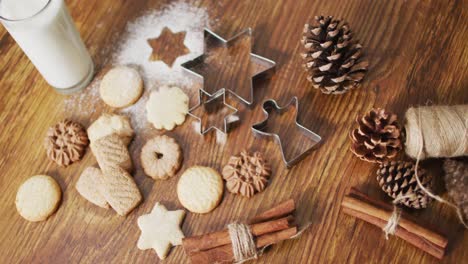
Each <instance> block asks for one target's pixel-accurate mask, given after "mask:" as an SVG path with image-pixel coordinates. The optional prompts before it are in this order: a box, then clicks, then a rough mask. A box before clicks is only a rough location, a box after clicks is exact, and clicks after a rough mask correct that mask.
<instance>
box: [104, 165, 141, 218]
mask: <svg viewBox="0 0 468 264" xmlns="http://www.w3.org/2000/svg"><path fill="white" fill-rule="evenodd" d="M102 175H103V177H102V178H103V183H104V184H102V185H99V186H98V187H99V189H100V192H101V194H102V196H104V198H105V199H106V201H107V202H108V203H109V204H110V206H111V207H112V208H113V209H114V210H115V211H116V212H117V214H119V215H121V216H125V215H127V214H128V213H130V212H131V211H132V210H133V209H134V208H135V207H137V206H138V205H139V204H140V202H141V201H142V199H143V197H142V196H141V193H140V190H139V189H138V186H137V185H136V183H135V181H134V180H133V178H132V176H131V175H130V174H129V173H128V172H127V171H126V170H124V169H122V168H120V167H106V168H103V169H102Z"/></svg>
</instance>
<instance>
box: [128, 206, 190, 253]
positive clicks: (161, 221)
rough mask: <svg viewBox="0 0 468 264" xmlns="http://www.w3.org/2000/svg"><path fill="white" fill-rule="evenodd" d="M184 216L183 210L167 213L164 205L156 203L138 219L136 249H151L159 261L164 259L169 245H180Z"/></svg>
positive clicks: (182, 236) (182, 235)
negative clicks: (138, 230)
mask: <svg viewBox="0 0 468 264" xmlns="http://www.w3.org/2000/svg"><path fill="white" fill-rule="evenodd" d="M184 216H185V211H184V210H176V211H168V210H167V209H166V207H164V205H162V204H160V203H156V204H155V205H154V208H153V211H151V213H150V214H147V215H142V216H140V217H139V218H138V227H139V228H140V230H141V235H140V239H138V244H137V246H138V248H139V249H141V250H145V249H150V248H153V249H154V250H155V251H156V254H158V257H159V258H160V259H165V258H166V256H167V253H168V252H169V249H170V248H171V245H173V246H178V245H181V244H182V238H184V233H182V230H181V229H180V224H181V223H182V220H183V219H184Z"/></svg>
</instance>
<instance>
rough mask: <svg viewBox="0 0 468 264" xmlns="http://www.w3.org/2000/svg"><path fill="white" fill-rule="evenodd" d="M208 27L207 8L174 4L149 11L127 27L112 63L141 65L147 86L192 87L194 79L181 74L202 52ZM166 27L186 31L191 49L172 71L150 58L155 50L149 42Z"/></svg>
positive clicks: (186, 41)
mask: <svg viewBox="0 0 468 264" xmlns="http://www.w3.org/2000/svg"><path fill="white" fill-rule="evenodd" d="M209 26H210V23H209V16H208V13H207V11H206V9H204V8H201V7H196V6H193V5H191V4H189V3H185V2H183V1H178V2H175V3H172V4H170V5H168V6H167V7H166V8H164V9H162V10H155V11H150V12H147V13H146V14H144V15H143V16H141V17H139V18H137V19H136V20H135V21H133V22H130V23H129V24H128V25H127V28H126V33H125V38H124V39H123V40H122V41H121V43H122V44H121V45H120V46H119V47H118V48H117V52H116V53H115V54H114V57H113V64H116V65H125V64H130V65H136V66H139V67H140V69H141V70H142V74H143V76H144V77H145V83H148V82H157V83H158V84H159V85H165V84H169V85H180V86H184V85H190V84H191V79H190V78H189V77H188V76H187V74H186V73H184V72H183V71H182V68H181V67H180V64H182V63H183V62H186V61H188V60H191V59H193V58H195V57H197V56H199V55H200V54H202V53H203V29H204V28H205V27H209ZM164 27H168V28H169V29H170V30H171V31H172V32H174V33H177V32H181V31H185V32H186V36H185V41H184V44H185V46H186V47H187V48H188V49H189V50H190V53H188V54H186V55H183V56H180V57H178V58H177V59H176V61H175V62H174V64H173V66H172V68H171V67H169V66H167V65H166V64H165V63H164V62H162V61H150V60H149V59H148V58H149V57H150V55H151V53H152V48H151V46H150V45H149V44H148V42H147V40H148V39H150V38H156V37H158V36H159V35H160V34H161V32H162V30H163V28H164Z"/></svg>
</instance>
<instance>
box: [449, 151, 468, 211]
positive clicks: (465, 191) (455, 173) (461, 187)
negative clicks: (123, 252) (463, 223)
mask: <svg viewBox="0 0 468 264" xmlns="http://www.w3.org/2000/svg"><path fill="white" fill-rule="evenodd" d="M444 170H445V177H444V179H445V187H446V188H447V191H448V193H449V195H450V197H452V199H453V200H454V202H455V203H456V204H457V205H458V207H460V210H462V212H463V214H464V217H465V219H468V162H467V161H466V160H450V159H447V160H445V162H444Z"/></svg>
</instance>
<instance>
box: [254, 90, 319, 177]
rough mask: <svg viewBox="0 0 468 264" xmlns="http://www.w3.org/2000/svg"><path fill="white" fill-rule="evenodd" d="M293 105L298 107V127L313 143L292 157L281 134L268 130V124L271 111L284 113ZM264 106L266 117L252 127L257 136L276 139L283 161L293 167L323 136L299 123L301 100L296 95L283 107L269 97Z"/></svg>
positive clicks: (296, 122) (296, 118) (296, 115)
mask: <svg viewBox="0 0 468 264" xmlns="http://www.w3.org/2000/svg"><path fill="white" fill-rule="evenodd" d="M291 105H294V106H295V108H296V114H295V118H294V122H295V125H296V127H298V128H299V129H300V130H301V132H303V134H304V135H306V136H307V137H308V138H309V139H311V141H312V142H313V144H312V145H311V146H310V147H308V148H307V149H306V150H305V151H302V152H301V153H299V154H298V155H295V156H293V157H291V158H290V157H286V153H285V150H284V146H283V143H282V141H281V138H280V136H279V135H278V134H277V133H269V132H267V131H266V128H267V125H268V119H269V115H270V113H271V111H275V112H276V113H278V114H282V113H284V112H286V111H288V108H289V107H290V106H291ZM262 108H263V112H264V115H265V119H264V120H263V121H261V122H259V123H256V124H254V125H252V127H251V128H252V131H253V133H254V135H255V136H259V137H266V138H273V139H274V140H275V142H276V143H277V144H278V145H279V146H280V150H281V157H282V159H283V162H284V163H285V164H286V167H287V168H291V167H293V166H294V165H296V164H297V163H298V162H299V161H301V160H302V159H304V158H305V157H306V156H307V155H308V154H309V153H310V152H311V151H312V150H314V149H315V148H316V147H317V146H318V145H319V143H320V142H321V141H322V138H321V137H320V136H319V135H318V134H316V133H315V132H313V131H312V130H310V129H308V128H306V127H305V126H303V125H301V124H300V123H299V121H298V115H299V100H298V99H297V97H296V96H294V97H293V98H292V99H291V101H290V102H289V103H288V104H287V105H286V106H283V107H280V106H279V105H278V103H277V102H276V101H275V100H273V99H268V100H266V101H265V102H263V105H262Z"/></svg>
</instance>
